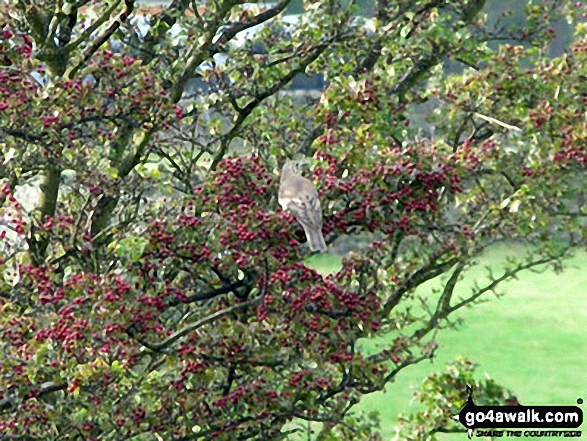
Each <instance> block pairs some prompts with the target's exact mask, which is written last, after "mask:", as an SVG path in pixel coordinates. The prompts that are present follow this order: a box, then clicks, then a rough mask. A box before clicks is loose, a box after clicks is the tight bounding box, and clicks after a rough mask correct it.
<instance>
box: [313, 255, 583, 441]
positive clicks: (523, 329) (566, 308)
mask: <svg viewBox="0 0 587 441" xmlns="http://www.w3.org/2000/svg"><path fill="white" fill-rule="evenodd" d="M516 252H520V249H518V248H516V247H512V246H505V245H500V246H496V247H494V248H493V249H491V250H489V251H488V252H487V253H486V254H485V255H484V256H483V258H482V259H481V264H482V265H490V266H491V267H492V268H494V270H495V274H498V270H497V268H499V267H500V264H501V262H503V259H504V256H505V255H506V254H512V253H516ZM314 265H317V266H319V267H320V269H321V270H322V271H325V272H330V271H336V270H337V269H338V267H339V262H338V260H334V259H332V258H330V259H328V258H326V257H320V258H319V259H318V260H314V261H313V262H312V266H314ZM483 274H484V273H483V271H481V270H479V271H471V272H470V273H469V274H467V277H466V279H465V280H463V281H462V284H464V285H465V286H466V285H467V284H468V283H469V284H470V283H471V281H472V280H473V279H475V278H476V279H477V280H479V278H480V277H483ZM502 291H504V292H505V293H506V295H505V296H503V297H500V298H495V297H493V296H492V295H491V294H490V295H489V297H488V299H490V300H491V301H489V302H487V303H483V304H480V305H476V306H474V307H473V308H471V309H467V310H465V311H462V312H461V316H462V317H463V318H464V319H465V321H464V323H463V325H462V326H460V328H459V329H458V330H446V331H444V332H442V333H441V334H440V336H439V338H438V341H439V343H440V345H441V347H440V349H439V351H438V352H437V357H436V359H435V360H434V362H433V363H423V364H420V365H418V366H415V367H412V368H408V369H407V370H405V371H403V372H401V373H400V374H399V375H398V377H397V378H396V381H395V382H393V383H391V384H389V385H388V387H387V389H386V391H385V392H381V393H376V394H372V395H369V396H366V397H364V399H363V401H362V402H361V404H360V405H359V406H357V407H358V408H359V409H362V410H366V411H369V410H377V411H379V412H380V414H381V419H382V434H383V436H384V439H386V440H389V439H391V437H392V435H393V429H394V426H395V424H396V422H397V414H398V413H399V412H410V411H414V410H415V409H417V405H416V404H415V403H411V398H412V394H413V391H414V388H416V387H417V386H418V385H419V383H420V382H421V381H422V379H423V378H424V377H425V376H427V375H428V374H430V373H432V372H434V371H440V370H443V369H444V368H445V366H446V363H447V362H449V361H451V360H453V359H454V358H455V357H457V356H459V355H462V356H466V357H467V358H469V359H471V360H473V361H475V362H476V363H478V364H479V369H478V371H479V374H480V375H484V374H487V375H490V376H491V377H493V378H494V379H495V380H497V381H498V382H499V383H500V384H501V385H503V386H505V387H506V388H508V389H511V390H513V391H514V392H515V395H516V396H517V397H518V399H519V400H520V402H521V403H523V404H533V405H555V404H560V405H574V404H575V403H576V400H577V399H578V398H583V399H584V400H585V399H587V253H585V252H578V253H577V254H576V255H575V256H574V257H572V258H571V259H569V260H568V262H567V264H566V265H565V271H564V272H563V273H562V274H555V273H554V272H553V271H550V270H549V271H546V272H542V273H533V272H528V271H527V272H524V273H522V274H520V276H519V278H518V280H514V281H511V282H508V283H507V284H505V285H504V288H503V289H502ZM478 404H483V403H478ZM586 410H587V409H583V411H584V412H585V411H586ZM582 429H583V431H584V434H585V432H586V431H587V426H586V425H585V423H584V424H583V427H582ZM465 439H466V435H464V434H452V435H444V436H443V437H442V440H443V441H452V440H455V441H457V440H458V441H463V440H465ZM541 439H549V438H541Z"/></svg>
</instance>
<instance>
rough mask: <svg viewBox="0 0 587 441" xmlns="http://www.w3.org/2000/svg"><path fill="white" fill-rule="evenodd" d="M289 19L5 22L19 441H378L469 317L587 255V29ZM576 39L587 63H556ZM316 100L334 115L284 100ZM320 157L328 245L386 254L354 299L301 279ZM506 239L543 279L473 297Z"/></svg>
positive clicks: (534, 18)
mask: <svg viewBox="0 0 587 441" xmlns="http://www.w3.org/2000/svg"><path fill="white" fill-rule="evenodd" d="M288 4H289V0H283V1H281V2H279V3H275V4H271V5H268V6H259V7H257V6H256V5H251V4H245V3H242V2H239V1H236V0H219V1H214V2H204V1H202V2H193V1H192V2H189V1H184V0H173V1H172V2H171V4H170V5H169V6H166V7H164V8H163V9H162V10H161V11H160V12H157V13H155V14H153V15H147V16H146V18H144V17H143V15H142V12H141V10H140V8H139V6H138V5H136V4H135V2H134V1H132V0H124V1H121V0H113V1H112V2H110V3H108V4H106V3H105V2H90V1H87V0H86V1H84V0H80V1H59V0H58V1H45V2H32V1H27V0H18V1H10V2H8V8H7V9H5V10H4V11H3V24H2V26H1V28H0V29H1V30H0V32H1V35H2V40H1V42H0V52H1V57H0V60H2V61H1V62H0V63H1V65H0V136H1V137H0V145H1V147H2V150H1V152H2V158H1V159H2V160H1V161H0V177H1V178H2V184H1V189H2V196H1V200H0V202H1V205H2V216H3V221H2V224H3V226H4V230H3V232H2V233H1V237H2V241H3V242H2V243H3V245H4V246H3V249H2V264H1V265H2V271H3V274H4V278H3V280H2V281H1V282H0V306H1V308H2V314H1V315H0V324H1V328H0V337H1V338H0V348H1V352H0V354H1V355H0V361H1V363H0V409H1V410H0V412H1V414H0V415H1V418H0V434H1V435H0V437H1V438H2V439H27V440H36V439H42V440H123V439H135V440H154V439H159V440H161V439H164V440H192V439H193V440H196V439H197V440H200V439H201V440H203V439H250V438H256V439H274V438H281V437H286V436H287V435H288V434H291V433H294V432H296V431H297V430H299V428H298V426H297V425H296V424H292V421H294V422H295V421H300V420H301V421H316V422H321V423H323V432H322V434H321V436H322V439H328V437H330V439H367V438H369V437H371V439H375V438H376V436H377V435H376V434H375V433H373V431H372V428H373V427H372V424H371V422H370V420H369V419H368V418H366V419H363V418H362V417H361V416H360V415H356V414H353V413H352V410H353V406H354V405H355V404H356V403H357V402H358V401H359V400H360V398H361V396H362V395H363V394H368V393H371V392H374V391H377V390H381V389H382V388H383V387H384V386H385V385H386V384H387V383H388V382H389V381H391V380H393V378H394V377H395V376H396V375H397V374H398V372H400V371H401V370H403V369H405V368H408V367H409V366H412V365H414V364H416V363H418V362H420V361H423V360H426V359H429V358H430V357H432V356H433V354H434V351H435V349H436V343H435V340H434V335H435V333H436V332H437V331H438V330H439V329H441V328H443V327H446V326H448V325H450V324H451V320H450V317H451V315H452V314H453V313H455V312H456V311H459V310H460V309H462V308H464V307H466V306H468V305H471V304H473V303H475V302H476V301H478V300H480V299H482V298H483V296H484V294H486V293H488V292H491V291H494V290H496V289H497V288H498V286H499V284H500V283H501V282H503V281H504V280H507V279H509V278H512V277H515V276H516V274H517V273H519V272H520V271H524V270H528V269H531V268H535V267H540V266H543V265H546V264H552V265H554V266H555V267H556V268H560V267H561V265H562V261H563V258H564V257H565V255H567V254H568V253H569V252H570V251H572V249H574V248H576V247H577V246H582V245H584V244H585V239H586V231H585V222H584V220H585V213H586V208H585V190H586V188H585V187H586V184H585V173H584V171H585V165H586V162H587V151H586V150H585V145H586V144H585V140H586V137H587V123H586V121H585V117H584V109H585V107H584V106H585V104H586V103H587V87H586V86H585V84H586V83H585V81H584V77H585V75H586V71H585V69H586V68H585V66H587V63H586V61H587V60H586V56H587V55H586V53H587V43H586V35H585V33H586V27H585V25H584V24H581V23H580V20H581V15H582V14H583V16H584V14H585V13H586V11H585V9H584V5H581V4H576V5H575V4H571V3H569V2H566V1H556V0H553V1H549V2H538V1H536V2H533V3H531V4H529V5H528V8H527V17H526V19H525V21H524V22H523V23H521V24H519V26H518V27H516V28H511V29H510V28H508V27H507V26H503V22H502V21H499V20H498V21H497V22H496V23H492V24H488V21H487V18H486V16H485V15H484V14H483V12H482V11H483V7H484V5H485V1H484V0H421V1H386V0H379V1H377V2H376V3H375V5H374V8H375V18H374V19H373V20H371V21H365V20H362V19H360V18H358V17H356V16H355V15H354V14H353V12H354V6H353V4H352V3H351V4H349V3H347V2H333V1H325V2H321V1H317V2H313V3H307V4H306V5H305V12H304V14H302V15H300V16H299V17H298V19H297V20H295V21H293V20H291V19H286V18H284V16H283V15H282V13H283V11H284V10H285V8H286V7H288ZM141 17H143V18H141ZM561 17H567V18H568V19H569V20H570V22H572V23H574V24H576V29H575V34H574V40H573V42H572V44H571V46H570V48H569V51H568V52H567V53H566V54H565V55H563V56H561V57H559V58H556V59H550V58H548V57H547V55H546V54H547V51H546V49H547V48H548V45H549V44H550V42H551V41H552V40H553V38H554V35H553V31H552V29H551V28H550V24H551V23H552V22H553V21H555V20H558V19H559V18H561ZM141 20H143V22H148V24H149V26H148V27H147V26H144V25H142V24H141ZM259 24H263V26H260V27H258V28H256V31H255V32H254V33H253V34H249V38H248V39H244V41H243V39H242V38H241V36H242V35H243V34H242V32H243V31H250V30H251V29H252V28H253V27H254V26H256V25H259ZM239 32H241V34H239ZM316 74H317V75H321V76H322V77H323V78H324V80H325V82H326V84H327V87H325V89H324V90H323V91H322V92H321V93H320V96H319V97H318V98H316V97H314V98H312V97H311V96H306V97H302V98H299V97H297V96H296V95H295V94H293V93H290V92H288V89H287V87H288V85H289V84H290V83H291V81H292V80H293V79H294V78H300V76H303V75H308V76H311V75H316ZM427 103H430V104H431V105H429V106H428V107H426V105H427ZM412 120H419V121H421V122H422V123H426V124H428V126H427V127H432V128H433V129H434V130H433V133H432V132H431V131H430V130H428V131H426V130H424V129H422V127H421V126H422V124H420V127H416V126H415V124H410V121H412ZM299 154H304V155H306V156H308V157H313V158H314V159H313V161H314V164H313V178H314V180H315V183H316V186H317V188H318V190H319V192H320V195H321V198H322V201H323V209H324V218H325V223H324V234H325V238H326V241H327V242H328V243H329V244H331V243H333V242H334V241H336V240H337V239H338V238H340V237H343V236H352V235H356V234H369V237H371V238H372V243H371V245H370V246H369V247H368V248H366V249H364V250H361V251H360V252H358V253H355V254H354V255H352V256H351V257H348V258H347V259H345V260H344V262H343V267H342V269H341V270H340V271H339V272H338V273H337V274H331V275H328V276H321V275H320V274H318V273H317V272H316V271H315V270H313V269H311V268H309V267H308V266H306V265H305V264H304V258H305V257H306V256H307V255H308V253H309V251H308V250H307V247H306V246H305V245H304V244H303V241H304V235H303V231H302V229H301V227H300V226H299V225H298V224H297V223H296V222H294V221H293V219H292V217H291V216H290V215H289V214H288V213H286V212H283V211H281V210H280V209H279V208H278V204H277V186H278V182H279V180H278V170H279V168H280V165H281V164H283V162H284V161H285V159H286V158H287V157H293V156H295V155H299ZM35 179H37V180H38V182H39V193H38V194H39V196H38V198H37V200H36V201H35V204H34V205H33V206H28V205H27V201H25V200H24V199H23V197H22V192H23V190H24V189H25V187H26V185H27V184H28V183H30V182H31V181H34V180H35ZM505 239H508V240H516V241H520V242H523V243H524V244H526V245H527V250H528V255H527V256H526V257H524V258H520V259H519V260H515V261H511V262H510V263H509V265H508V267H507V268H506V269H505V270H504V271H503V272H499V273H496V274H493V273H490V282H489V283H487V284H484V285H479V286H476V287H475V289H474V290H473V291H472V292H461V291H459V280H460V278H461V276H462V275H463V274H464V272H465V271H466V270H467V269H468V268H470V267H471V266H473V265H475V258H476V256H478V255H479V254H480V253H481V252H482V251H483V250H484V249H485V248H487V247H488V246H490V245H491V244H492V243H495V242H496V241H500V240H505ZM441 275H444V276H445V278H444V279H443V282H442V289H440V290H438V291H436V290H435V291H432V292H429V293H427V295H426V296H424V297H423V298H422V299H421V300H422V304H423V305H424V307H423V308H414V303H415V301H416V298H417V296H416V294H415V290H416V288H418V287H419V286H421V285H422V284H423V283H425V282H426V281H429V280H432V279H434V278H437V277H438V276H441ZM383 335H385V336H387V337H386V338H387V342H388V343H387V346H386V347H385V348H382V349H381V350H380V351H379V352H377V353H375V354H367V353H365V351H363V350H362V345H361V339H368V338H372V337H373V336H383Z"/></svg>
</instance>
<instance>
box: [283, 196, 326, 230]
mask: <svg viewBox="0 0 587 441" xmlns="http://www.w3.org/2000/svg"><path fill="white" fill-rule="evenodd" d="M286 205H287V210H288V211H289V212H290V213H291V214H293V216H294V217H295V218H296V219H297V220H298V222H299V223H301V224H302V225H305V226H307V227H310V228H314V229H318V230H320V229H321V228H322V207H321V206H320V199H318V195H316V194H312V193H310V194H308V193H303V194H300V195H296V196H294V197H292V198H289V200H288V201H287V204H286Z"/></svg>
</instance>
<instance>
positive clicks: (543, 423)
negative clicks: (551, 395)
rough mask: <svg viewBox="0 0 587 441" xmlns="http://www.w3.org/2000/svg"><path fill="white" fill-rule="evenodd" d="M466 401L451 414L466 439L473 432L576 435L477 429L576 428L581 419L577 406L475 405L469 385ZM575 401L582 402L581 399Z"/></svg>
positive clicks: (554, 433)
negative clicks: (465, 430) (462, 427)
mask: <svg viewBox="0 0 587 441" xmlns="http://www.w3.org/2000/svg"><path fill="white" fill-rule="evenodd" d="M467 394H468V398H467V403H466V404H465V406H464V407H463V408H462V409H461V411H460V412H459V413H458V415H454V416H453V417H452V419H453V420H455V421H458V422H460V423H461V424H462V425H463V426H465V428H466V429H467V435H468V436H469V439H471V437H472V436H473V431H474V430H477V431H478V432H477V434H476V435H477V436H492V437H501V436H512V437H518V436H520V437H521V436H522V435H523V436H530V437H533V438H534V437H538V438H540V437H546V436H562V437H580V436H581V431H572V430H540V431H532V430H525V431H524V430H479V429H576V428H578V427H579V426H581V424H582V423H583V411H582V410H581V409H580V408H579V407H578V406H521V405H520V406H477V405H476V404H475V402H474V401H473V389H472V388H471V387H470V386H467ZM577 404H583V400H582V399H578V400H577Z"/></svg>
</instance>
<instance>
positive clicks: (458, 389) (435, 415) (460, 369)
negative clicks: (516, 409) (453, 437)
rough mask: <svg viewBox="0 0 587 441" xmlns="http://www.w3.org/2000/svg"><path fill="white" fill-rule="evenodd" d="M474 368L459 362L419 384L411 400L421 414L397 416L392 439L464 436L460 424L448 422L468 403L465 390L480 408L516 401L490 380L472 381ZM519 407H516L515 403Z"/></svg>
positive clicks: (456, 361) (469, 363) (434, 438)
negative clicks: (454, 434)
mask: <svg viewBox="0 0 587 441" xmlns="http://www.w3.org/2000/svg"><path fill="white" fill-rule="evenodd" d="M476 368H477V366H476V365H475V364H474V363H472V362H471V361H469V360H466V359H463V358H458V359H456V360H455V361H454V362H452V363H451V364H450V365H448V366H447V367H446V369H445V371H444V372H442V373H436V374H432V375H430V376H429V377H428V378H426V379H425V380H424V381H423V382H422V386H421V388H420V390H418V391H416V392H414V399H416V400H417V401H418V402H419V403H421V404H422V405H423V406H424V410H422V411H420V412H415V413H413V414H409V415H403V414H402V415H400V418H399V420H400V421H399V425H398V428H397V433H396V435H395V438H394V439H401V440H420V439H429V440H431V441H434V440H436V439H437V437H436V434H437V433H451V432H466V430H464V429H463V426H461V425H460V423H458V422H455V421H453V420H452V419H451V416H453V415H457V414H458V413H459V411H460V410H461V409H462V408H463V407H464V405H465V404H466V402H467V397H468V394H467V386H470V387H471V388H472V389H473V392H474V395H475V401H476V402H477V403H479V404H480V405H483V406H499V405H502V406H505V405H508V406H511V405H515V403H517V399H516V398H515V397H514V396H512V395H511V392H509V391H506V390H504V389H503V387H501V386H499V385H498V384H496V383H495V381H493V380H492V379H491V378H486V379H485V380H483V381H482V380H478V379H476V378H475V373H476V372H475V370H476ZM518 404H519V403H518Z"/></svg>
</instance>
